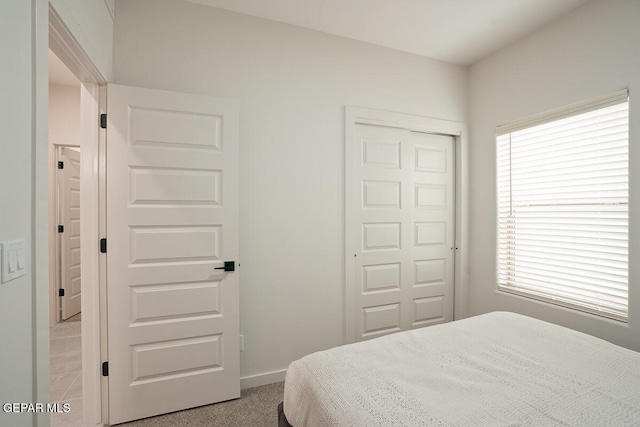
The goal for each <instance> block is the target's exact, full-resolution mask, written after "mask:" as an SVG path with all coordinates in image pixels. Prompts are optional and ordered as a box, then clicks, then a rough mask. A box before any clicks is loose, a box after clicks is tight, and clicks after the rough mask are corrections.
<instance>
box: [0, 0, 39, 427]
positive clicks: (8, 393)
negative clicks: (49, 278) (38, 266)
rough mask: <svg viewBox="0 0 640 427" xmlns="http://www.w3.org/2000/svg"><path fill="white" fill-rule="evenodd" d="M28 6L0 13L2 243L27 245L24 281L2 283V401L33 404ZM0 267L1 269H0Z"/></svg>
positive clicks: (11, 419)
mask: <svg viewBox="0 0 640 427" xmlns="http://www.w3.org/2000/svg"><path fill="white" fill-rule="evenodd" d="M31 13H32V4H31V2H25V1H20V0H12V1H9V2H6V3H4V4H3V7H2V13H1V14H0V28H2V34H3V36H4V35H6V36H4V37H2V42H0V56H1V57H2V67H0V81H2V91H1V93H2V96H0V116H1V117H2V125H1V126H0V183H1V184H0V241H5V240H25V241H26V242H27V267H26V274H25V275H24V276H23V277H20V278H17V279H14V280H12V281H10V282H7V283H4V284H0V336H2V345H1V346H0V378H1V379H2V380H0V401H1V402H2V404H4V403H6V402H32V401H33V399H34V396H35V393H34V375H33V373H32V371H33V367H34V364H33V363H34V358H33V353H34V342H33V337H34V323H33V309H32V301H33V280H32V258H31V251H32V247H33V246H32V244H31V237H32V232H31V225H32V217H31V215H32V176H31V171H32V157H31V156H32V151H33V150H32V141H33V139H32V123H33V122H32V113H33V109H32V107H33V106H32V100H31V97H32V96H33V87H32V80H31V79H32V77H33V75H32V68H31V64H32V54H33V52H32V48H31V40H32V38H31V37H32V34H31V31H32V25H31ZM0 268H1V267H0ZM32 418H33V415H31V414H27V415H20V414H7V413H5V412H4V411H0V425H12V426H28V425H31V423H32Z"/></svg>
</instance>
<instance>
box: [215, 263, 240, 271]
mask: <svg viewBox="0 0 640 427" xmlns="http://www.w3.org/2000/svg"><path fill="white" fill-rule="evenodd" d="M215 270H224V271H236V262H235V261H225V262H224V267H215Z"/></svg>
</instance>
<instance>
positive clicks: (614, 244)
mask: <svg viewBox="0 0 640 427" xmlns="http://www.w3.org/2000/svg"><path fill="white" fill-rule="evenodd" d="M628 116H629V102H628V95H627V92H626V91H623V92H618V93H616V94H612V95H610V96H606V97H600V98H598V99H596V100H590V101H588V102H585V103H582V104H579V105H573V106H570V107H568V108H565V109H561V110H556V111H554V112H551V113H545V114H543V115H539V116H536V117H532V118H529V119H526V120H522V121H519V122H515V123H511V124H509V125H506V126H503V127H500V128H498V136H497V156H498V158H497V162H498V174H497V186H498V248H497V249H498V266H497V268H498V288H499V289H500V290H503V291H507V292H513V293H517V294H520V295H523V296H528V297H532V298H536V299H541V300H545V301H548V302H552V303H555V304H560V305H564V306H568V307H572V308H576V309H579V310H583V311H588V312H591V313H595V314H599V315H602V316H606V317H610V318H614V319H617V320H623V321H626V319H627V311H628V309H627V307H628V302H627V300H628V297H627V295H628V214H629V209H628V204H629V200H628V181H629V179H628V176H629V170H628V169H629V161H628V151H629V150H628V147H629V134H628V133H629V132H628V129H629V123H628V120H629V119H628Z"/></svg>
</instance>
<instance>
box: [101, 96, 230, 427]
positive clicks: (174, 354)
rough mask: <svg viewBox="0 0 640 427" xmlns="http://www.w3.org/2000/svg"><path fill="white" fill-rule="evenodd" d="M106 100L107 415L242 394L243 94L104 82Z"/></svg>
mask: <svg viewBox="0 0 640 427" xmlns="http://www.w3.org/2000/svg"><path fill="white" fill-rule="evenodd" d="M107 108H108V120H107V162H106V163H107V169H106V171H107V178H106V179H107V181H106V186H107V190H106V195H107V240H106V242H105V244H103V245H102V246H103V247H102V249H103V250H104V249H106V253H107V254H106V256H107V300H108V301H107V304H108V347H109V360H108V376H109V423H110V424H118V423H121V422H125V421H129V420H134V419H139V418H144V417H149V416H153V415H158V414H163V413H167V412H173V411H177V410H181V409H186V408H190V407H195V406H200V405H206V404H210V403H215V402H219V401H224V400H229V399H234V398H237V397H239V396H240V368H239V365H240V362H239V348H238V341H239V320H238V295H239V289H238V286H239V277H238V272H237V271H234V267H235V268H237V266H238V264H237V261H238V157H239V147H238V116H239V108H238V103H237V101H233V100H227V99H219V98H212V97H207V96H200V95H192V94H183V93H175V92H166V91H159V90H150V89H141V88H134V87H127V86H118V85H110V86H108V88H107ZM105 246H106V247H105ZM225 261H226V262H225ZM233 262H235V264H234V263H233ZM104 368H106V366H104ZM105 374H106V372H105Z"/></svg>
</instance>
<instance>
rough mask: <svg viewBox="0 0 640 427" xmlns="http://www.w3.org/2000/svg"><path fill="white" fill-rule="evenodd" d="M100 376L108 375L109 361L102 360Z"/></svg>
mask: <svg viewBox="0 0 640 427" xmlns="http://www.w3.org/2000/svg"><path fill="white" fill-rule="evenodd" d="M102 376H103V377H108V376H109V362H102Z"/></svg>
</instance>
